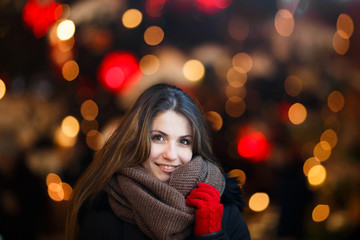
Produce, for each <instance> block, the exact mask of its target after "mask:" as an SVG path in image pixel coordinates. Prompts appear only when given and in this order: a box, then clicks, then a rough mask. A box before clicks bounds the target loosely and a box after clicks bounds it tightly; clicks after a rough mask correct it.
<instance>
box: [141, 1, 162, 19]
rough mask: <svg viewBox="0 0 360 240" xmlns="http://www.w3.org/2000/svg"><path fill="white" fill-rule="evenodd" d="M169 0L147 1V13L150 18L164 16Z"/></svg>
mask: <svg viewBox="0 0 360 240" xmlns="http://www.w3.org/2000/svg"><path fill="white" fill-rule="evenodd" d="M166 1H167V0H147V1H145V11H146V13H147V14H148V15H149V16H150V17H154V18H156V17H160V16H161V15H162V12H163V9H164V6H165V3H166Z"/></svg>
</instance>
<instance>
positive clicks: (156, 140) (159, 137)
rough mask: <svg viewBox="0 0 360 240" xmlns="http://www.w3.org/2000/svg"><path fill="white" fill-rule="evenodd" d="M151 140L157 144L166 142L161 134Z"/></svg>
mask: <svg viewBox="0 0 360 240" xmlns="http://www.w3.org/2000/svg"><path fill="white" fill-rule="evenodd" d="M151 140H153V141H155V142H161V141H165V139H164V137H163V136H161V135H160V134H156V135H154V136H152V137H151Z"/></svg>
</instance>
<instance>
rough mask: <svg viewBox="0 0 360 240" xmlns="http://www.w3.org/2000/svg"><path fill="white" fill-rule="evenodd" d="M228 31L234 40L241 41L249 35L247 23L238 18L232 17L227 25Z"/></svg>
mask: <svg viewBox="0 0 360 240" xmlns="http://www.w3.org/2000/svg"><path fill="white" fill-rule="evenodd" d="M228 31H229V35H230V36H231V37H232V38H233V39H234V40H237V41H243V40H245V39H246V38H247V37H248V35H249V31H250V30H249V23H248V22H247V21H246V19H244V18H242V17H240V16H235V17H232V18H231V19H230V21H229V24H228Z"/></svg>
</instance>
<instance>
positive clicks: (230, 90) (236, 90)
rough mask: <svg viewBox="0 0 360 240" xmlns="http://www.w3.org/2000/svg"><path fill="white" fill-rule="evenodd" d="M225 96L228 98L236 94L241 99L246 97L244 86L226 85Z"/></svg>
mask: <svg viewBox="0 0 360 240" xmlns="http://www.w3.org/2000/svg"><path fill="white" fill-rule="evenodd" d="M225 91H226V96H227V97H228V98H230V97H233V96H237V97H240V98H241V99H244V98H245V97H246V88H245V87H233V86H231V85H227V86H226V90H225Z"/></svg>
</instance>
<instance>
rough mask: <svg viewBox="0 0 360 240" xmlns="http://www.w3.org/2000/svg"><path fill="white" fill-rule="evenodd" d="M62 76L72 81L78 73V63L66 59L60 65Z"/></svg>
mask: <svg viewBox="0 0 360 240" xmlns="http://www.w3.org/2000/svg"><path fill="white" fill-rule="evenodd" d="M62 75H63V78H64V79H66V80H68V81H72V80H74V79H75V78H77V76H78V75H79V65H78V64H77V62H75V61H74V60H70V61H67V62H66V63H65V64H64V65H63V67H62Z"/></svg>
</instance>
